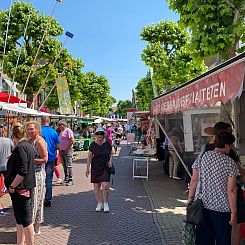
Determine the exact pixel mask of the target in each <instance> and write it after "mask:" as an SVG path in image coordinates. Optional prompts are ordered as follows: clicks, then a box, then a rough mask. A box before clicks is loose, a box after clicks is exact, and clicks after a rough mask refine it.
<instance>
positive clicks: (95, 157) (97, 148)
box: [86, 128, 112, 212]
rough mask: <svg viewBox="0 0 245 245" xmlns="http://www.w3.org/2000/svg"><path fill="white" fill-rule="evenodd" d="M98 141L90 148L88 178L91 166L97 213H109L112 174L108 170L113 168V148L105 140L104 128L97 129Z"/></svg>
mask: <svg viewBox="0 0 245 245" xmlns="http://www.w3.org/2000/svg"><path fill="white" fill-rule="evenodd" d="M95 135H96V140H95V141H94V142H92V143H91V145H90V146H89V152H88V159H87V170H86V176H87V177H88V175H89V174H90V165H91V183H93V184H94V191H95V196H96V200H97V207H96V209H95V211H96V212H100V211H101V210H102V209H104V212H109V205H108V196H109V182H110V173H109V171H108V168H110V167H111V166H112V147H111V144H110V143H109V142H108V141H106V140H105V131H104V129H103V128H97V129H96V132H95ZM101 187H102V190H103V199H104V205H102V200H101V191H100V189H101Z"/></svg>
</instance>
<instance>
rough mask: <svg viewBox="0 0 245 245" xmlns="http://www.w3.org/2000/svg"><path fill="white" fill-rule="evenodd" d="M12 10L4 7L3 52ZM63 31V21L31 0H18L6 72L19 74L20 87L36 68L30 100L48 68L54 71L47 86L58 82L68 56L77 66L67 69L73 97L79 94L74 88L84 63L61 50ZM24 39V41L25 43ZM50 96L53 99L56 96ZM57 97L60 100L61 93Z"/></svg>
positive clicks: (28, 90) (1, 21) (0, 40)
mask: <svg viewBox="0 0 245 245" xmlns="http://www.w3.org/2000/svg"><path fill="white" fill-rule="evenodd" d="M8 14H9V11H8V10H1V11H0V33H1V34H0V47H1V49H0V52H2V51H3V46H4V45H3V41H4V37H5V31H6V25H7V19H8ZM29 14H31V18H30V21H29V24H28V27H27V31H26V36H25V37H24V30H25V26H26V23H27V20H28V17H29ZM47 25H48V29H47V31H46V34H45V36H44V40H43V44H42V46H41V49H40V51H39V52H38V56H37V58H36V60H35V56H36V54H37V50H38V48H39V46H40V42H41V40H42V36H43V33H44V32H45V30H46V27H47ZM62 33H63V28H62V27H61V26H60V25H59V23H58V22H57V21H56V19H54V18H51V17H47V16H46V15H45V14H40V13H39V12H38V11H37V10H35V9H34V8H33V7H32V6H31V4H28V3H25V2H18V1H16V2H14V4H13V6H12V11H11V21H10V25H9V33H8V40H7V47H6V48H7V53H6V56H5V59H4V73H6V74H7V75H8V77H10V78H13V77H14V76H15V81H16V82H18V86H19V89H20V90H22V89H23V87H24V84H25V83H26V80H27V77H28V74H29V72H30V69H32V71H31V76H30V79H29V81H28V84H27V87H26V90H25V93H26V94H27V96H28V100H29V101H32V99H33V94H34V93H36V92H37V91H38V89H39V87H40V85H41V84H42V82H43V80H44V78H45V76H46V75H47V73H48V72H50V75H49V77H48V80H47V83H46V84H45V86H46V90H47V91H48V90H49V86H51V84H53V83H54V81H55V78H57V77H58V74H59V73H61V72H62V71H63V68H64V67H65V65H66V62H67V61H68V60H69V61H72V63H74V66H73V68H72V69H70V70H69V71H68V70H67V71H66V73H65V75H66V76H67V79H68V82H69V85H70V88H71V89H70V90H71V97H72V100H73V101H74V100H75V99H76V98H77V95H78V92H76V91H75V90H73V89H72V88H76V83H77V78H76V77H77V76H78V74H79V72H81V71H80V69H81V67H83V63H82V61H81V60H74V59H73V58H72V56H71V55H70V54H69V53H68V51H67V50H66V49H63V50H62V52H61V49H62V43H61V42H60V41H58V39H57V37H58V36H60V35H61V34H62ZM22 42H23V44H21V43H22ZM20 48H21V55H20V60H19V65H18V67H17V69H16V68H15V67H16V61H17V57H18V54H19V51H20ZM60 52H61V53H60ZM59 53H60V57H59V58H58V60H57V62H56V64H55V65H53V63H54V60H55V57H56V56H57V55H58V54H59ZM34 60H35V63H34V66H32V64H33V62H34ZM54 98H55V96H54ZM50 100H51V101H52V97H51V98H50ZM55 101H57V97H56V100H55ZM47 104H50V105H53V106H52V107H54V105H55V106H56V105H57V103H54V104H53V103H52V102H50V103H49V102H47Z"/></svg>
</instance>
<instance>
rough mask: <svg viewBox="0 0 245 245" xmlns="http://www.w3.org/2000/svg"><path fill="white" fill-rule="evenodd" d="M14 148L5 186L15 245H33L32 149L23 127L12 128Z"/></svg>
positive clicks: (8, 165) (9, 161) (34, 184)
mask: <svg viewBox="0 0 245 245" xmlns="http://www.w3.org/2000/svg"><path fill="white" fill-rule="evenodd" d="M12 135H13V141H14V145H15V148H14V150H13V152H12V154H11V156H10V158H9V159H8V163H7V173H6V178H5V185H6V187H7V188H8V190H9V194H10V196H11V199H12V205H13V210H14V216H15V220H16V230H17V244H27V245H33V244H34V229H33V223H32V210H31V192H32V190H33V188H34V187H35V186H36V180H35V169H34V158H35V153H34V149H33V147H32V146H31V145H30V144H29V143H28V142H27V140H26V138H25V129H24V127H23V125H21V124H18V125H14V126H13V133H12Z"/></svg>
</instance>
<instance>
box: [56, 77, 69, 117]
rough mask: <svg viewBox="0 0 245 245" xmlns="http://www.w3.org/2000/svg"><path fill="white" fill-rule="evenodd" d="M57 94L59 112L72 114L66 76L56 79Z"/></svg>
mask: <svg viewBox="0 0 245 245" xmlns="http://www.w3.org/2000/svg"><path fill="white" fill-rule="evenodd" d="M55 82H56V86H57V94H58V98H59V105H60V114H65V115H67V114H69V115H71V114H72V106H71V98H70V92H69V87H68V83H67V80H66V77H59V78H57V79H56V81H55Z"/></svg>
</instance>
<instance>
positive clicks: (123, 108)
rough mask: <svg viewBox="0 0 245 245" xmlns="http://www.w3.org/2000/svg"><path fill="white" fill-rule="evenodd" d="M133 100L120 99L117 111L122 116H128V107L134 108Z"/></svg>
mask: <svg viewBox="0 0 245 245" xmlns="http://www.w3.org/2000/svg"><path fill="white" fill-rule="evenodd" d="M132 106H133V105H132V102H131V101H130V100H119V101H118V103H117V112H118V114H119V115H120V116H122V118H126V117H127V109H131V108H132Z"/></svg>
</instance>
